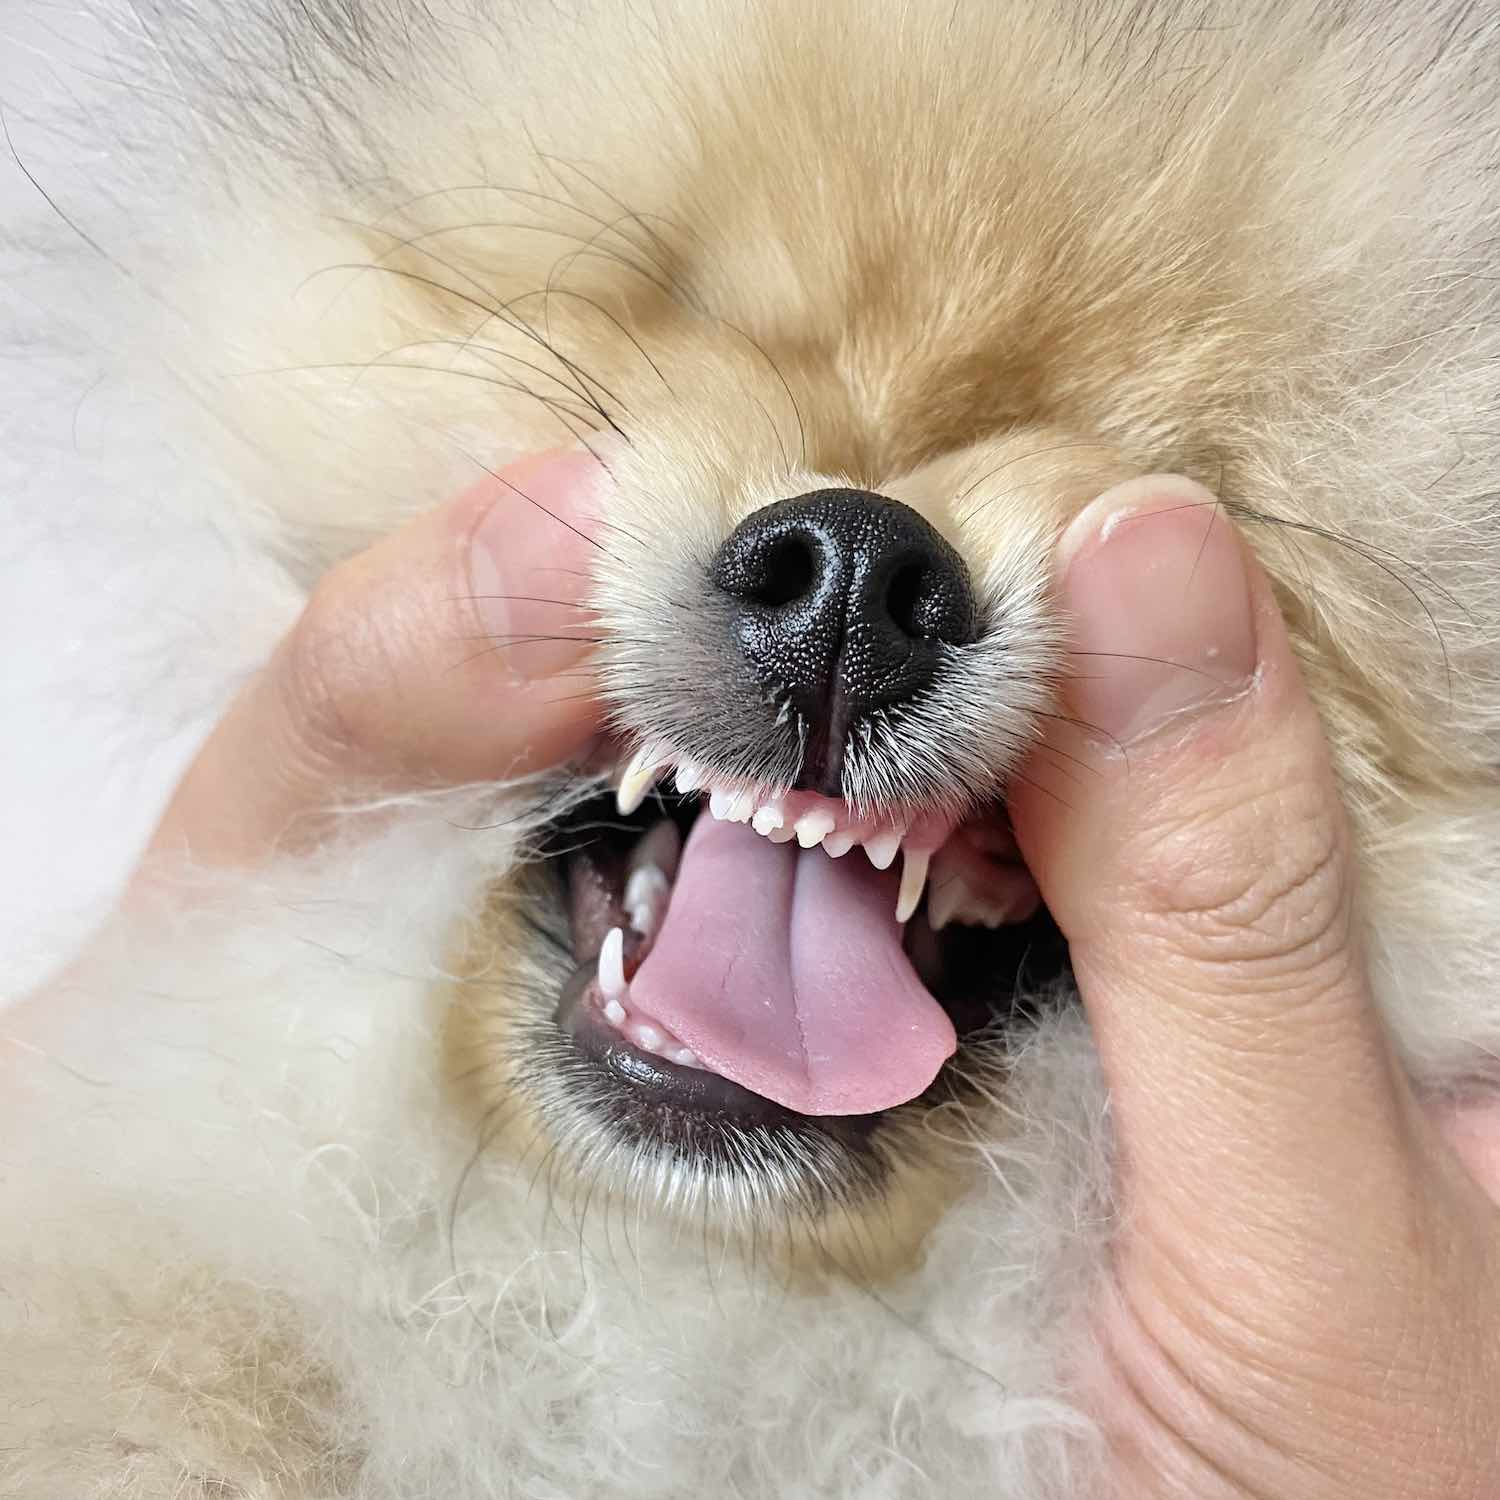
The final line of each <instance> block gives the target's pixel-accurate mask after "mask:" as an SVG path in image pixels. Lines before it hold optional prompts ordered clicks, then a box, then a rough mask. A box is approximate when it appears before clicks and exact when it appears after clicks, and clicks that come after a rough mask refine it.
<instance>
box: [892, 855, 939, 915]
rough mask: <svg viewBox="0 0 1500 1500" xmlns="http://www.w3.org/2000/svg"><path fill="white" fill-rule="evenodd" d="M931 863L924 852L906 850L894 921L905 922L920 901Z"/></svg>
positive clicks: (930, 858) (930, 857)
mask: <svg viewBox="0 0 1500 1500" xmlns="http://www.w3.org/2000/svg"><path fill="white" fill-rule="evenodd" d="M931 863H932V854H931V852H930V851H927V850H924V851H922V852H920V853H919V852H917V851H916V850H912V849H908V850H907V851H906V859H905V861H904V862H903V864H902V866H901V892H900V894H899V895H898V896H897V897H896V920H897V921H898V922H907V921H910V920H911V916H912V913H913V912H915V911H916V909H917V905H918V903H919V902H920V901H921V899H922V890H923V888H924V887H925V886H926V884H927V867H928V866H929V865H930V864H931Z"/></svg>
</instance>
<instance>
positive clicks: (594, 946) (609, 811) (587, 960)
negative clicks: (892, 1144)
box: [541, 788, 1068, 1135]
mask: <svg viewBox="0 0 1500 1500" xmlns="http://www.w3.org/2000/svg"><path fill="white" fill-rule="evenodd" d="M707 815H708V814H707V813H706V812H705V811H703V810H702V803H701V802H700V800H699V798H698V797H697V796H687V797H684V796H679V795H677V794H676V793H673V792H668V791H666V790H665V789H664V788H659V789H657V790H656V791H654V792H653V793H652V795H651V796H650V797H648V798H647V799H646V801H645V803H644V804H643V805H642V806H641V807H640V809H639V811H638V812H636V813H634V814H631V815H629V816H622V815H621V814H620V813H619V811H618V810H617V808H616V805H615V798H614V795H613V793H612V792H611V791H608V790H606V791H602V792H601V793H600V794H599V795H597V796H594V797H591V798H589V799H587V800H585V801H583V802H581V803H579V804H578V805H577V806H575V807H574V808H573V809H572V810H571V811H570V812H569V813H568V814H567V815H566V816H565V817H563V818H561V819H560V820H559V821H557V822H556V823H554V824H553V825H552V827H551V828H550V829H549V830H548V833H547V835H546V838H545V841H544V843H543V846H542V849H541V853H542V854H543V855H544V856H545V857H546V859H547V862H548V865H549V867H550V868H551V869H552V870H553V871H554V872H556V874H557V876H558V877H559V879H560V884H561V895H562V901H563V906H564V910H565V912H566V914H567V918H568V927H569V932H570V939H571V947H572V958H573V962H574V965H575V968H574V971H573V973H572V975H571V977H570V978H569V979H568V980H567V982H566V983H565V984H564V985H563V988H562V993H561V995H560V998H559V1001H558V1006H557V1011H556V1019H557V1023H558V1025H559V1027H560V1028H561V1029H562V1030H563V1032H564V1033H565V1035H567V1036H568V1037H569V1038H571V1040H572V1042H573V1044H574V1046H575V1048H576V1049H577V1051H578V1052H579V1053H580V1054H581V1055H582V1056H583V1057H584V1058H585V1059H587V1060H588V1061H589V1062H590V1063H592V1064H593V1065H594V1066H595V1067H596V1068H597V1069H599V1070H601V1072H602V1073H603V1074H604V1075H607V1076H608V1079H609V1081H611V1082H612V1083H614V1084H616V1085H618V1086H619V1087H620V1088H621V1089H623V1090H625V1091H628V1092H629V1093H631V1094H632V1095H633V1096H634V1098H635V1102H636V1103H637V1104H639V1105H641V1106H643V1107H646V1108H648V1109H650V1110H652V1111H653V1112H654V1114H655V1117H656V1119H657V1121H658V1122H659V1121H660V1118H661V1115H662V1113H663V1112H667V1113H671V1112H679V1113H682V1114H686V1115H692V1116H698V1117H702V1116H711V1117H715V1118H719V1119H723V1120H726V1121H735V1122H739V1123H742V1124H760V1125H777V1124H786V1123H793V1122H795V1123H799V1124H801V1125H808V1124H812V1125H815V1126H817V1127H818V1128H820V1129H822V1130H824V1131H826V1132H829V1133H832V1134H836V1135H846V1134H848V1133H850V1132H851V1131H853V1132H856V1133H859V1132H863V1131H865V1130H867V1129H868V1127H869V1124H870V1123H871V1122H873V1121H874V1120H877V1119H879V1118H880V1116H878V1115H872V1116H821V1117H818V1118H816V1119H813V1118H812V1117H809V1116H804V1115H800V1114H797V1113H796V1112H794V1111H792V1110H789V1109H787V1108H785V1107H784V1106H782V1105H780V1104H776V1103H774V1102H772V1101H771V1100H769V1099H765V1098H762V1097H761V1096H759V1095H757V1094H754V1093H752V1092H750V1091H749V1090H748V1089H745V1088H742V1087H741V1086H740V1085H738V1084H736V1083H733V1082H731V1081H730V1080H728V1079H726V1078H722V1077H720V1076H718V1075H717V1074H716V1073H712V1072H705V1071H703V1070H702V1069H700V1068H694V1067H684V1066H677V1065H675V1064H673V1063H672V1062H669V1061H668V1060H666V1059H665V1058H664V1057H661V1056H658V1055H655V1054H653V1053H650V1052H646V1051H643V1050H640V1049H638V1048H636V1047H634V1046H632V1045H630V1043H629V1042H628V1041H627V1040H626V1039H625V1038H624V1037H622V1036H621V1035H620V1034H619V1032H617V1031H616V1030H614V1029H613V1028H611V1027H609V1026H607V1025H604V1024H602V1023H601V1022H600V1020H599V1017H598V1014H597V1009H596V1007H595V1006H594V1005H592V1004H590V1003H587V999H586V996H587V993H588V990H589V985H590V981H591V980H592V979H593V977H594V974H595V972H596V966H597V963H598V957H599V951H600V947H601V945H602V943H603V941H604V937H605V934H606V933H607V932H608V931H609V929H610V928H612V927H623V928H624V929H625V933H626V939H625V940H626V955H627V963H630V962H632V960H633V949H636V948H638V946H639V944H640V941H641V940H640V938H639V935H638V934H636V933H634V931H633V930H632V929H631V927H630V925H629V919H628V917H627V916H626V913H625V910H624V905H623V892H624V885H625V869H626V862H627V859H628V857H629V855H630V852H631V850H632V849H633V848H634V847H635V845H636V844H637V842H638V841H639V840H640V839H641V838H642V837H643V836H644V835H645V834H646V833H647V832H648V831H649V830H650V829H651V828H653V827H655V826H656V825H657V824H658V823H659V822H660V821H661V820H662V819H663V818H666V819H670V820H671V821H672V822H674V823H675V824H676V825H677V827H678V829H679V831H680V832H681V834H682V835H683V837H684V838H685V837H686V836H687V833H688V831H689V830H690V829H691V827H692V825H693V823H694V822H695V820H696V819H697V818H698V817H700V816H707ZM905 949H906V952H907V955H908V957H909V958H910V960H911V962H912V965H913V967H914V968H915V970H916V972H917V974H918V975H919V976H920V978H921V980H922V982H923V984H925V985H926V987H927V989H928V990H929V991H930V992H931V994H932V996H933V997H934V998H935V999H936V1000H937V1001H938V1003H939V1004H940V1005H941V1006H942V1007H943V1009H944V1010H945V1011H946V1012H947V1013H948V1015H949V1016H950V1017H951V1019H952V1021H953V1024H954V1029H955V1030H956V1031H957V1033H958V1035H959V1038H960V1040H961V1041H963V1040H966V1039H967V1040H972V1039H974V1038H975V1037H976V1036H978V1035H979V1034H981V1033H985V1034H990V1035H993V1034H994V1033H995V1032H996V1031H997V1030H999V1029H1002V1028H1005V1027H1008V1026H1013V1025H1017V1024H1020V1023H1022V1022H1024V1021H1025V1020H1026V1019H1027V1018H1028V1016H1029V1015H1031V1014H1032V1013H1033V1009H1034V1005H1035V1000H1036V997H1037V996H1038V995H1040V994H1044V993H1046V992H1047V991H1048V990H1049V989H1051V988H1052V985H1053V981H1055V980H1057V979H1058V978H1059V977H1060V976H1062V975H1063V974H1065V973H1066V972H1067V968H1068V956H1067V944H1066V943H1065V941H1064V940H1063V938H1062V935H1061V933H1059V931H1058V929H1057V926H1056V924H1055V923H1054V922H1053V921H1052V919H1051V917H1050V915H1048V913H1047V911H1046V908H1045V907H1043V908H1042V909H1041V910H1039V911H1038V912H1037V914H1036V915H1035V916H1033V917H1031V918H1030V919H1028V920H1027V921H1024V922H1019V923H1015V924H1013V925H1008V926H1001V927H996V928H993V929H989V928H984V927H970V926H963V925H958V924H955V923H950V924H949V925H947V926H945V927H944V928H943V929H942V930H941V931H934V930H933V929H932V927H931V926H930V925H929V923H928V922H927V920H926V914H925V902H924V905H923V907H922V908H921V909H919V910H918V912H917V914H916V915H915V916H914V917H913V918H912V919H911V920H910V921H909V922H908V923H907V926H906V933H905ZM961 1055H962V1049H961V1051H960V1056H961ZM952 1074H953V1069H952V1068H946V1069H944V1071H943V1073H942V1074H940V1075H939V1077H938V1078H937V1080H935V1082H934V1083H933V1084H932V1086H931V1087H930V1088H929V1090H928V1093H927V1094H926V1095H924V1096H923V1098H924V1099H928V1098H930V1097H946V1096H948V1095H950V1094H951V1093H952V1091H953V1089H954V1087H955V1086H956V1080H955V1079H954V1078H953V1076H952Z"/></svg>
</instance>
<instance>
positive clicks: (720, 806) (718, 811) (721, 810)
mask: <svg viewBox="0 0 1500 1500" xmlns="http://www.w3.org/2000/svg"><path fill="white" fill-rule="evenodd" d="M733 801H734V793H733V792H731V791H730V790H729V788H728V787H723V786H716V787H715V788H714V789H713V790H712V791H711V792H710V793H709V794H708V811H709V815H710V816H711V817H714V818H717V819H718V821H719V822H721V823H723V822H725V821H726V820H727V819H728V817H729V807H730V804H731V803H732V802H733Z"/></svg>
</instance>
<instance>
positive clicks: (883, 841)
mask: <svg viewBox="0 0 1500 1500" xmlns="http://www.w3.org/2000/svg"><path fill="white" fill-rule="evenodd" d="M905 837H906V830H905V829H904V828H890V829H887V830H886V832H884V833H878V834H876V835H875V837H874V838H869V839H866V840H865V853H866V854H868V855H869V856H870V863H871V864H872V865H874V866H875V868H876V869H877V870H889V869H890V867H891V864H892V863H893V862H894V860H895V858H896V851H897V850H898V849H899V848H900V847H901V840H902V839H904V838H905Z"/></svg>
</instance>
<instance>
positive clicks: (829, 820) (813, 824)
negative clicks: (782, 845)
mask: <svg viewBox="0 0 1500 1500" xmlns="http://www.w3.org/2000/svg"><path fill="white" fill-rule="evenodd" d="M834 822H835V819H834V816H833V814H832V813H826V812H810V813H803V814H802V816H801V817H800V818H798V819H797V823H796V833H797V842H798V843H799V844H801V845H802V847H803V848H804V849H811V848H812V847H813V845H814V844H821V843H822V842H823V839H824V838H825V837H826V836H827V835H828V834H830V833H832V832H833V825H834Z"/></svg>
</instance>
